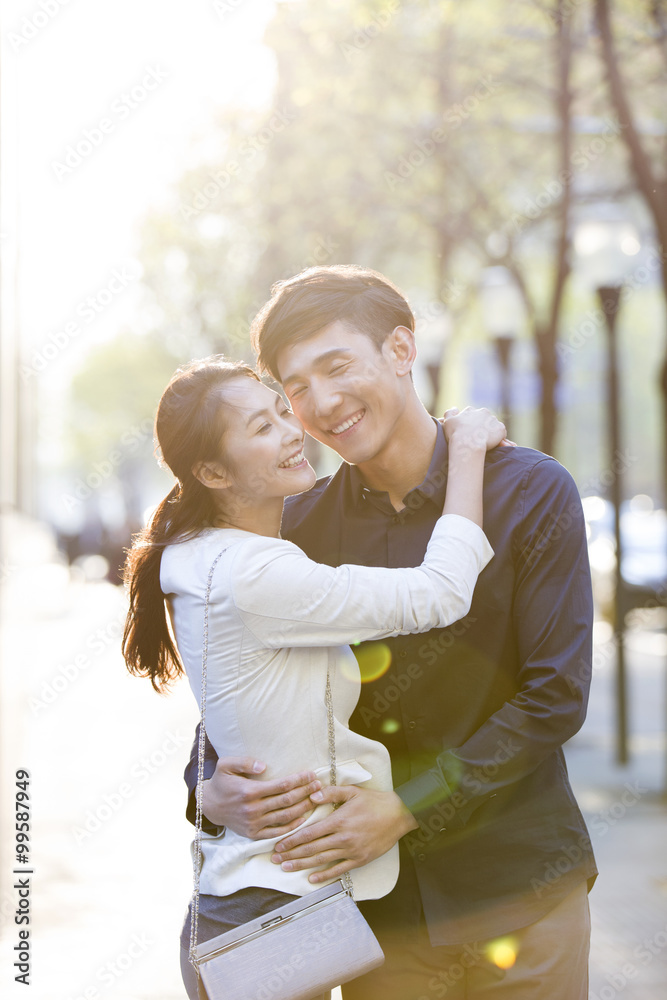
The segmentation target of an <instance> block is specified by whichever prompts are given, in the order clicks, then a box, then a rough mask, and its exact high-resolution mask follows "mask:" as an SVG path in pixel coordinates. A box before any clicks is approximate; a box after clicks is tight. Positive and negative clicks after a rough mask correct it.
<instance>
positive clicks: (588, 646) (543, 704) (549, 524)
mask: <svg viewBox="0 0 667 1000" xmlns="http://www.w3.org/2000/svg"><path fill="white" fill-rule="evenodd" d="M523 500H524V502H523V513H522V515H521V518H520V521H519V527H520V529H521V530H520V531H519V532H517V538H516V540H515V543H514V545H515V547H514V552H513V558H514V564H515V587H514V595H513V598H514V600H513V627H514V630H515V635H516V642H517V653H518V657H519V664H520V669H519V674H518V686H517V693H516V695H515V696H514V697H513V698H512V699H511V700H510V701H507V702H506V703H505V704H504V705H503V706H502V708H500V709H499V710H498V711H497V712H496V713H495V714H494V715H492V716H491V717H490V718H489V719H487V721H486V722H485V723H484V724H483V725H482V726H480V728H479V729H478V730H477V731H476V732H475V733H473V734H472V736H471V737H470V738H469V739H468V740H466V742H465V743H463V744H462V745H461V746H459V747H455V748H452V749H448V750H446V751H445V752H443V753H441V754H440V755H439V756H438V757H437V760H436V765H435V766H434V767H432V768H430V769H428V770H425V771H423V772H421V773H420V774H418V775H416V776H415V777H414V778H412V779H411V780H410V781H408V782H406V783H405V784H403V785H400V786H399V787H397V788H396V792H397V793H398V795H399V796H400V797H401V799H402V800H403V802H404V804H405V805H406V806H407V808H408V809H409V810H410V812H412V814H413V815H414V816H415V818H416V819H417V821H418V823H419V824H420V828H421V830H422V831H423V832H427V831H428V832H429V834H430V836H432V831H433V830H434V829H440V830H441V832H446V831H447V830H457V829H461V828H463V827H464V826H465V824H466V823H467V821H468V820H469V818H470V816H471V815H472V814H473V812H474V811H475V810H476V809H477V808H479V806H481V805H482V804H484V803H485V802H487V801H488V800H489V799H490V798H491V797H493V796H494V795H496V794H497V793H498V792H499V791H500V790H501V789H508V788H510V787H511V785H512V783H514V782H517V781H519V780H520V779H521V778H523V777H524V776H525V775H527V774H530V773H531V772H532V771H534V770H535V769H536V768H537V767H538V766H539V765H540V764H541V763H542V761H544V760H545V759H546V757H547V756H548V755H549V754H551V753H553V752H554V751H555V750H557V749H558V748H559V747H561V746H562V745H563V744H564V743H565V742H566V741H567V740H568V739H570V738H571V737H572V736H573V735H574V734H575V733H576V732H577V731H578V730H579V729H580V728H581V726H582V724H583V722H584V719H585V717H586V707H587V704H588V693H589V687H590V678H591V669H592V629H593V597H592V590H591V580H590V570H589V564H588V551H587V544H586V532H585V523H584V517H583V511H582V507H581V501H580V498H579V494H578V492H577V489H576V486H575V484H574V481H573V480H572V477H571V476H570V475H569V473H568V472H567V471H566V470H565V469H564V468H563V467H562V466H560V465H559V464H558V463H557V462H555V461H554V460H553V459H543V460H542V461H541V462H539V463H537V464H536V465H535V466H534V467H533V469H532V470H531V472H530V473H529V475H528V479H527V483H526V486H525V490H524V497H523ZM410 836H411V835H410V834H408V837H410ZM417 836H418V834H417Z"/></svg>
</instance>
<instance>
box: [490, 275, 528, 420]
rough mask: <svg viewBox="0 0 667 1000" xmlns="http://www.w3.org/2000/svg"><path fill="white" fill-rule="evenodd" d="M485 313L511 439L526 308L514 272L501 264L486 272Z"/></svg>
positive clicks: (501, 404)
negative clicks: (515, 353)
mask: <svg viewBox="0 0 667 1000" xmlns="http://www.w3.org/2000/svg"><path fill="white" fill-rule="evenodd" d="M481 299H482V311H483V315H484V325H485V327H486V329H487V332H488V334H489V338H490V339H491V341H492V343H493V345H494V348H495V353H496V360H497V362H498V368H499V370H500V410H501V418H502V421H503V423H504V424H505V427H506V428H507V436H508V437H511V436H512V433H511V425H512V409H513V407H512V364H511V361H512V347H513V345H514V340H515V338H516V334H517V333H518V332H519V330H520V329H521V326H522V325H523V322H524V309H523V303H522V301H521V296H520V294H519V290H518V288H517V286H516V282H515V281H514V278H513V277H512V274H511V272H510V271H509V270H508V269H507V268H506V267H502V266H500V265H496V266H494V267H487V268H485V269H484V271H483V273H482V282H481Z"/></svg>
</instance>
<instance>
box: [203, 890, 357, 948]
mask: <svg viewBox="0 0 667 1000" xmlns="http://www.w3.org/2000/svg"><path fill="white" fill-rule="evenodd" d="M338 895H339V896H346V895H349V892H348V890H347V889H346V888H345V886H344V885H343V883H342V882H341V881H340V880H338V881H336V882H332V883H331V884H330V885H324V886H322V888H321V889H315V891H314V892H309V893H307V894H306V895H305V896H300V897H299V899H294V900H292V902H291V903H285V905H284V906H279V907H278V908H277V909H275V910H270V911H269V912H268V913H264V914H262V916H261V917H255V919H254V920H249V921H248V922H247V923H244V924H240V925H239V926H238V927H233V928H232V929H231V930H229V931H225V932H224V933H223V934H218V936H217V937H214V938H209V940H208V941H202V943H201V944H199V945H197V952H196V953H197V959H198V961H199V962H206V961H208V959H210V958H213V957H214V955H218V954H219V953H220V952H221V951H224V950H226V949H228V948H233V947H236V946H237V945H239V944H240V943H241V942H242V941H244V940H245V939H246V938H248V937H252V935H253V934H258V933H259V932H260V931H266V930H267V929H268V928H269V927H270V926H271V925H272V924H275V925H276V926H277V925H279V924H282V923H284V922H285V921H286V920H289V919H290V918H291V917H294V916H298V915H299V914H302V913H305V912H306V911H308V910H312V909H313V908H316V907H318V906H320V905H321V904H322V903H325V902H327V900H330V899H332V897H334V896H338Z"/></svg>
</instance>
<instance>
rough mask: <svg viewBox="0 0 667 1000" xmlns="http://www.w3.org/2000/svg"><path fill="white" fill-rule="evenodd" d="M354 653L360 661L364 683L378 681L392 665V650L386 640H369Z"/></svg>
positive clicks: (362, 681)
mask: <svg viewBox="0 0 667 1000" xmlns="http://www.w3.org/2000/svg"><path fill="white" fill-rule="evenodd" d="M354 655H355V656H356V658H357V662H358V663H359V671H360V673H361V683H362V684H368V682H369V681H376V680H377V679H378V677H382V675H383V674H386V672H387V671H388V670H389V667H390V666H391V650H390V649H389V646H387V645H386V643H384V642H369V643H368V644H367V645H365V646H361V648H359V647H357V649H356V650H355V653H354Z"/></svg>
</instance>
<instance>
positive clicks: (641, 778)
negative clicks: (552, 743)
mask: <svg viewBox="0 0 667 1000" xmlns="http://www.w3.org/2000/svg"><path fill="white" fill-rule="evenodd" d="M45 547H46V549H48V544H47V542H46V541H45V539H44V538H43V537H40V536H39V532H37V534H35V533H34V532H33V533H31V534H30V538H29V539H26V538H25V536H23V537H22V539H21V546H20V553H21V555H20V558H19V556H18V555H17V556H16V559H15V560H14V559H13V557H12V555H11V553H10V561H9V570H8V572H7V573H6V574H5V576H6V579H5V585H4V587H3V593H2V613H3V618H2V625H3V633H2V670H1V674H0V681H1V683H2V701H1V703H0V704H1V712H2V716H1V718H0V749H1V754H2V756H1V757H0V798H1V801H2V807H1V810H0V817H1V818H0V832H1V833H2V845H3V850H2V855H1V856H0V913H1V915H2V925H1V926H2V931H1V934H0V994H1V995H2V996H3V998H7V1000H15V998H19V997H20V998H23V997H25V996H29V998H30V1000H184V998H185V994H184V992H183V989H182V985H181V981H180V973H179V967H178V949H177V940H178V935H179V931H180V925H181V921H182V918H183V914H184V911H185V906H186V902H187V899H188V896H189V892H190V877H191V873H190V861H189V842H190V828H189V826H188V824H187V823H186V822H185V820H184V816H183V812H184V808H183V807H184V798H183V784H182V777H181V775H182V770H183V766H184V764H185V761H186V760H187V757H188V754H189V746H190V740H191V736H192V733H193V731H194V726H195V723H196V719H197V709H196V704H195V701H194V698H193V697H192V695H191V694H190V691H189V689H188V687H187V685H186V684H179V685H178V686H177V687H176V689H175V691H174V692H173V694H171V695H170V696H168V697H166V698H159V697H157V696H156V695H155V694H154V692H153V691H152V690H151V688H150V684H149V683H148V682H147V681H146V680H143V679H136V678H131V677H129V676H128V675H127V674H126V672H125V671H124V668H123V664H122V660H121V658H120V652H119V635H120V623H121V622H122V617H123V614H124V607H125V605H124V598H123V595H122V593H121V592H120V591H119V590H118V588H114V587H111V586H110V585H109V584H106V583H98V584H91V583H86V582H85V581H83V580H82V579H79V578H74V579H73V580H72V579H71V578H70V576H69V574H68V572H67V570H66V568H65V567H63V566H59V565H58V564H57V563H56V562H53V561H51V562H49V561H48V560H49V559H52V557H53V553H50V554H49V553H48V552H47V554H46V555H45V552H44V549H45ZM26 552H33V557H32V559H31V560H26ZM605 638H606V637H605V631H604V628H603V627H600V628H599V629H598V639H599V640H600V641H599V642H598V644H597V646H596V670H595V673H594V678H593V685H592V692H591V702H590V708H589V716H588V719H587V722H586V724H585V726H584V727H583V729H582V731H581V732H580V733H579V734H578V735H577V736H576V737H575V738H574V739H573V740H572V741H570V743H569V744H568V746H567V747H566V756H567V760H568V766H569V769H570V774H571V779H572V784H573V787H574V790H575V793H576V795H577V797H578V799H579V802H580V804H581V806H582V809H583V811H584V814H585V816H586V820H587V822H588V825H589V830H590V834H591V839H592V841H593V844H594V848H595V851H596V854H597V860H598V866H599V868H600V877H599V879H598V881H597V884H596V885H595V887H594V889H593V891H592V893H591V895H590V905H591V913H592V921H593V940H592V949H591V1000H614V998H615V997H616V996H622V997H623V1000H664V998H665V997H667V850H666V849H667V807H666V806H665V803H664V801H663V799H662V797H661V795H662V791H663V790H664V788H665V783H666V777H665V757H666V753H665V741H664V731H665V704H666V700H667V699H666V696H665V691H666V688H667V635H666V634H665V632H664V628H663V631H660V629H659V628H657V627H656V628H654V629H653V630H647V629H644V630H643V631H637V632H634V633H632V634H631V635H630V636H629V639H628V664H629V677H630V685H629V686H630V695H631V708H632V711H631V725H630V730H631V733H632V734H633V735H632V760H631V763H630V765H629V766H628V767H627V768H618V767H616V766H615V765H614V764H613V744H612V740H611V735H610V734H611V733H612V732H613V649H612V648H611V647H610V644H609V643H608V642H606V641H605ZM23 767H25V768H28V770H29V771H30V772H31V806H32V817H33V825H32V830H31V837H32V840H31V847H32V853H31V861H33V863H34V871H35V874H34V877H33V880H32V886H31V888H32V897H31V901H32V914H31V919H32V923H31V931H32V937H31V942H32V945H31V947H32V955H33V959H32V975H31V988H30V990H29V992H28V993H26V992H25V990H24V989H23V987H22V985H21V984H17V983H16V982H15V980H14V975H15V974H16V973H15V970H14V969H13V962H14V961H15V958H14V953H13V948H14V945H15V944H16V943H17V931H18V927H17V926H16V925H15V924H14V919H13V914H14V909H15V907H16V903H17V895H16V890H14V889H13V888H12V875H11V872H12V869H13V868H14V867H15V862H14V852H13V849H12V847H13V843H14V828H13V824H14V815H13V813H14V806H13V793H14V791H15V772H16V769H18V768H23Z"/></svg>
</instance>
